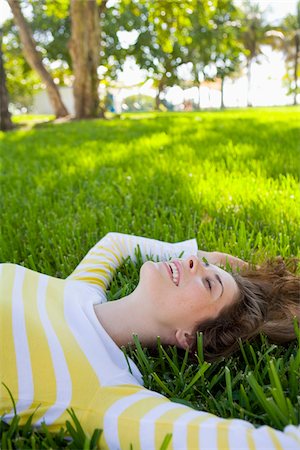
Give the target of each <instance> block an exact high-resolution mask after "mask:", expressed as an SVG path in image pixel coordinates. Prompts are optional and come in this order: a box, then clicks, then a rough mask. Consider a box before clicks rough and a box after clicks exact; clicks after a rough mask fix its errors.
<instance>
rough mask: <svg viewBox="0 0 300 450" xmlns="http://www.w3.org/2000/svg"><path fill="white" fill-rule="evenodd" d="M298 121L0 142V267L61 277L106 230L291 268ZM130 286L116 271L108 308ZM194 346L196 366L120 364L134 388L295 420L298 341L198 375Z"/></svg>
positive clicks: (212, 117) (10, 136) (259, 347)
mask: <svg viewBox="0 0 300 450" xmlns="http://www.w3.org/2000/svg"><path fill="white" fill-rule="evenodd" d="M299 118H300V109H299V108H293V107H288V108H269V109H251V110H231V111H224V112H203V113H201V112H200V113H180V114H179V113H160V114H147V115H139V114H136V115H124V117H122V118H121V119H115V120H109V121H100V120H93V121H82V122H70V123H64V124H51V123H49V124H47V123H44V124H40V125H38V126H35V125H34V124H33V126H32V127H26V128H24V129H22V128H21V129H17V130H15V131H13V132H9V133H6V134H3V133H2V134H0V151H1V153H0V154H1V160H0V164H1V168H0V174H1V175H0V176H1V181H0V186H1V198H0V202H1V203H0V210H1V224H0V226H1V235H0V261H5V262H7V261H10V262H14V263H18V264H22V265H24V266H26V267H28V268H31V269H34V270H38V271H41V272H43V273H46V274H49V275H53V276H57V277H66V276H67V275H68V274H69V273H70V272H71V271H72V270H73V268H74V267H75V266H76V264H77V263H78V262H79V260H80V259H81V258H82V257H83V256H84V255H85V254H86V252H87V251H88V249H89V248H90V247H91V246H92V245H94V243H95V242H97V241H98V240H99V238H100V237H101V236H103V235H104V234H105V233H107V232H108V231H118V232H123V233H130V234H138V235H144V236H148V237H153V238H157V239H162V240H169V241H177V240H183V239H188V238H192V237H196V238H197V240H198V243H199V247H200V248H202V249H204V250H220V251H226V252H229V253H232V254H235V255H237V256H240V257H242V258H244V259H249V260H253V261H258V260H261V259H263V258H265V257H269V256H275V255H279V254H280V255H282V256H286V257H288V256H292V255H294V256H298V257H300V229H299V223H300V208H299V204H300V189H299V176H300V139H299V138H300V130H299ZM34 120H36V118H34ZM20 121H21V122H23V121H24V118H22V120H21V119H20ZM137 278H138V268H133V267H132V264H131V263H130V262H128V263H127V264H126V265H125V266H124V268H123V270H122V272H121V273H120V274H119V276H118V277H116V279H115V280H114V282H113V283H112V287H111V291H110V294H109V295H110V298H111V299H112V298H114V297H116V296H117V294H118V293H120V292H121V293H124V294H125V293H126V292H129V291H130V290H131V289H133V287H134V286H135V285H136V283H137ZM200 347H201V345H199V352H198V360H196V361H195V362H191V361H189V360H188V358H187V355H184V354H179V352H177V351H176V350H175V349H166V350H165V349H163V348H161V347H160V346H158V352H157V353H156V354H153V355H149V360H148V363H147V364H145V362H143V361H144V359H141V358H142V353H141V351H139V349H138V347H137V348H136V349H132V350H131V352H130V353H131V354H132V356H133V358H135V359H136V360H137V361H138V362H139V366H140V367H141V370H142V373H143V375H144V379H145V384H146V386H147V387H149V388H151V389H154V390H158V391H160V392H163V393H164V394H166V395H167V396H168V397H170V398H172V399H173V400H175V401H179V402H183V403H186V404H189V405H193V406H194V407H196V408H199V409H206V410H209V411H210V412H213V413H216V414H218V415H222V416H223V417H232V416H234V417H240V418H245V419H247V420H250V421H251V422H252V423H254V424H263V423H266V424H269V425H271V426H274V427H276V428H280V429H282V428H283V427H284V426H285V425H286V424H288V423H299V421H300V417H299V414H300V413H299V410H300V404H299V397H297V393H298V383H297V380H298V377H299V374H300V353H299V349H298V348H299V346H298V344H297V343H293V344H291V345H289V346H288V347H287V348H283V347H280V346H272V345H270V344H268V343H267V342H266V341H265V339H264V338H263V337H262V338H261V341H259V342H258V343H255V344H253V345H250V344H248V345H245V346H244V347H243V350H242V351H241V352H239V353H237V354H236V355H234V356H233V357H231V358H230V359H228V360H224V361H219V362H217V363H214V364H211V365H209V364H207V363H203V360H202V356H201V349H200ZM28 442H29V441H28ZM28 445H29V443H28ZM30 445H31V444H30ZM30 448H31V447H30Z"/></svg>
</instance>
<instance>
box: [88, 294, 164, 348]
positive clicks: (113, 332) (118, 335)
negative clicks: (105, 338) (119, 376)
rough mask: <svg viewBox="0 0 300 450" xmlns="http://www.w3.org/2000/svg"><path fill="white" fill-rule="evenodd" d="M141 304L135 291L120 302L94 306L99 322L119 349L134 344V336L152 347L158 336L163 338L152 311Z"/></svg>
mask: <svg viewBox="0 0 300 450" xmlns="http://www.w3.org/2000/svg"><path fill="white" fill-rule="evenodd" d="M141 303H142V299H141V298H139V295H138V293H137V291H134V292H132V293H131V294H130V295H127V296H126V297H123V298H121V299H120V300H115V301H110V302H106V303H101V304H99V305H95V306H94V309H95V313H96V316H97V318H98V320H99V322H100V323H101V325H102V326H103V328H104V329H105V331H106V332H107V333H108V334H109V335H110V337H111V338H112V339H113V340H114V341H115V343H116V344H117V345H118V346H119V347H121V346H127V345H129V344H131V343H133V335H137V336H138V338H139V340H140V342H141V343H142V344H143V345H145V346H148V347H151V346H153V345H154V344H155V342H156V338H157V336H159V335H160V336H161V333H159V330H158V329H157V326H156V324H155V323H154V321H153V320H152V318H151V313H150V311H148V310H147V307H146V305H144V304H143V305H141ZM161 337H162V336H161Z"/></svg>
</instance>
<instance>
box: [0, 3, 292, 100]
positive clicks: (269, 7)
mask: <svg viewBox="0 0 300 450" xmlns="http://www.w3.org/2000/svg"><path fill="white" fill-rule="evenodd" d="M241 1H242V0H236V2H237V3H239V2H241ZM253 3H259V5H260V7H261V9H262V10H263V11H265V13H266V18H267V19H268V20H269V21H270V22H271V23H272V24H274V25H276V24H277V23H278V22H279V21H280V19H282V18H283V17H285V16H286V15H287V14H289V13H294V14H295V13H296V5H297V0H272V1H267V0H255V1H253ZM10 15H11V13H10V8H9V6H8V3H7V2H6V0H0V25H1V24H2V23H3V22H4V21H5V20H6V19H7V18H8V17H10ZM265 53H266V54H267V58H266V59H265V60H264V61H262V63H261V64H259V65H258V64H253V74H252V88H253V89H252V97H253V104H254V105H272V104H285V103H287V102H288V101H291V100H292V99H291V97H290V98H287V97H286V96H285V92H284V89H283V88H282V77H283V75H284V61H283V58H282V55H280V54H278V53H275V52H270V51H269V49H268V48H266V49H265ZM143 78H144V77H143V75H142V73H141V72H140V71H139V70H138V68H137V66H135V65H134V64H133V63H130V62H128V64H127V65H126V69H125V71H124V73H123V74H122V76H121V80H120V81H122V83H124V84H127V83H128V80H130V82H129V83H128V84H130V85H133V84H136V83H139V82H140V81H141V80H142V79H143ZM246 90H247V86H246V79H245V77H243V78H241V79H240V80H238V81H236V82H235V83H231V82H230V81H228V82H227V85H226V89H225V102H226V101H227V103H228V102H229V103H230V104H231V105H232V106H234V105H236V106H239V105H243V104H244V103H245V95H246V94H245V93H246ZM138 92H140V93H144V94H150V95H154V91H153V90H152V91H151V89H150V88H149V84H148V85H147V86H145V87H144V88H143V89H142V91H141V90H140V89H139V91H138ZM119 93H120V94H121V95H122V93H121V92H119ZM123 95H126V92H124V93H123ZM123 95H122V96H123ZM194 95H196V91H192V90H189V91H188V92H186V93H185V94H183V92H182V91H181V90H180V89H178V88H175V87H174V88H172V89H171V90H169V93H168V96H167V98H168V100H170V101H171V102H172V103H177V104H178V103H180V102H181V101H182V99H183V97H185V98H192V97H194ZM205 95H206V96H208V100H209V101H210V103H211V106H216V105H214V103H216V104H218V102H219V99H218V98H215V99H214V98H212V97H213V96H214V95H215V94H214V93H212V92H207V93H206V94H205V92H204V93H202V97H203V98H204V100H205ZM209 97H210V98H209ZM228 105H229V104H228ZM203 106H205V105H203Z"/></svg>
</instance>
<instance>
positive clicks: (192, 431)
mask: <svg viewBox="0 0 300 450" xmlns="http://www.w3.org/2000/svg"><path fill="white" fill-rule="evenodd" d="M212 417H213V416H212V414H209V413H207V414H205V415H202V416H200V417H196V418H195V419H192V420H191V422H190V423H189V425H188V428H187V448H188V449H196V448H199V449H200V448H201V449H203V450H205V449H206V443H205V441H204V442H203V446H202V447H201V445H202V443H201V442H200V433H199V431H200V429H201V425H202V424H203V423H204V422H206V421H207V420H209V419H211V418H212Z"/></svg>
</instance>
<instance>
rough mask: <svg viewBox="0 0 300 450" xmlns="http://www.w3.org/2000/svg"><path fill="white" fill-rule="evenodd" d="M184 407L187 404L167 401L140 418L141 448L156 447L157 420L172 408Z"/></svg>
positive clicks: (147, 449)
mask: <svg viewBox="0 0 300 450" xmlns="http://www.w3.org/2000/svg"><path fill="white" fill-rule="evenodd" d="M178 408H183V409H185V408H186V406H184V405H181V404H179V403H178V404H176V403H172V402H166V403H163V404H161V405H158V406H156V407H155V408H153V409H152V410H151V411H149V412H148V413H147V414H145V415H144V416H143V418H142V419H141V420H140V443H141V449H145V450H150V449H155V421H156V420H157V419H158V418H159V417H160V416H162V415H163V414H165V413H166V412H168V411H171V410H172V409H178Z"/></svg>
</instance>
